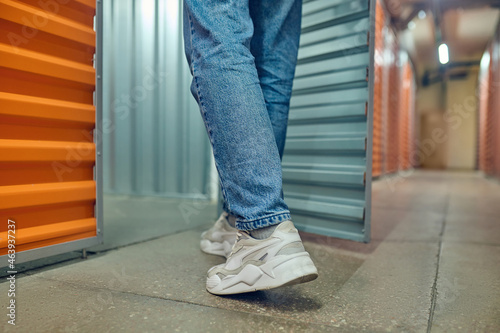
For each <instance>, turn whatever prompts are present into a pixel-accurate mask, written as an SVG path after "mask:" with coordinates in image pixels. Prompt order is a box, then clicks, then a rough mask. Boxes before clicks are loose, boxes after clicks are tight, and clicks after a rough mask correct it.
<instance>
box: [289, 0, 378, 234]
mask: <svg viewBox="0 0 500 333" xmlns="http://www.w3.org/2000/svg"><path fill="white" fill-rule="evenodd" d="M374 6H375V1H368V0H355V1H352V0H336V1H331V0H317V1H307V2H304V5H303V20H302V36H301V42H300V49H299V61H298V66H297V70H296V78H295V81H294V88H293V97H292V100H291V107H290V117H289V127H288V133H287V142H286V146H285V152H284V157H283V164H282V165H283V183H284V184H283V186H284V192H285V200H286V201H287V203H288V205H289V207H290V210H291V212H292V216H293V219H294V222H295V224H296V226H297V228H299V229H301V230H304V231H307V232H312V233H318V234H324V235H329V236H336V237H342V238H348V239H353V240H357V241H368V240H369V238H370V227H369V221H370V208H371V159H372V156H371V148H372V140H371V138H372V134H371V131H372V116H373V113H372V112H373V77H374V72H373V56H374V49H375V47H374V32H373V30H371V29H372V27H374V20H375V7H374Z"/></svg>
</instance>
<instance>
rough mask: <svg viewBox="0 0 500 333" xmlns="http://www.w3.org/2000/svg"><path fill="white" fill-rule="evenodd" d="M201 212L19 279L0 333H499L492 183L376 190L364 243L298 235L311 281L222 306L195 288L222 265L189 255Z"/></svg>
mask: <svg viewBox="0 0 500 333" xmlns="http://www.w3.org/2000/svg"><path fill="white" fill-rule="evenodd" d="M139 200H140V199H139ZM209 211H210V213H209V214H208V213H207V217H206V220H207V223H206V224H204V225H202V226H196V225H193V227H192V228H191V229H188V230H185V229H180V228H177V229H173V230H172V231H171V233H170V234H169V235H166V236H163V237H160V238H156V239H153V240H148V241H144V242H141V243H137V244H134V245H129V246H123V247H118V248H115V249H105V250H103V252H98V251H96V252H94V253H91V254H89V256H88V258H87V259H86V260H84V259H79V258H77V259H73V260H70V261H67V262H64V263H61V264H56V265H51V266H45V267H43V268H39V269H34V270H30V271H27V272H25V273H23V274H18V276H17V277H18V280H17V297H16V299H17V301H16V304H17V305H18V309H17V310H18V312H17V318H16V319H17V320H16V326H17V327H12V326H10V325H8V324H6V320H4V322H3V323H1V324H0V331H3V332H13V331H19V332H21V331H22V332H48V331H50V332H121V331H124V332H137V331H140V332H360V331H367V332H403V331H404V332H429V331H430V332H498V331H500V184H499V183H498V181H495V180H489V179H485V178H484V177H482V176H481V175H479V174H477V173H461V172H438V171H414V172H408V173H405V174H402V175H399V176H391V177H388V178H382V179H379V180H377V181H375V182H374V183H373V202H372V241H371V243H369V244H361V243H356V242H352V241H347V240H339V239H334V238H327V237H323V236H315V235H311V234H302V238H303V240H304V243H305V246H306V248H307V250H308V251H309V252H310V253H311V256H312V257H313V260H314V261H315V263H316V265H317V266H318V269H319V271H320V276H319V278H318V279H317V280H316V281H313V282H311V283H307V284H304V285H298V286H291V287H285V288H282V289H276V290H272V291H265V292H255V293H251V294H243V295H238V296H230V297H217V296H213V295H211V294H209V293H207V292H206V291H205V289H204V284H205V274H206V272H207V270H208V269H209V268H210V267H211V266H213V265H215V264H219V263H222V262H223V259H222V258H219V257H215V256H210V255H207V254H204V253H202V252H201V251H200V250H199V245H198V244H199V243H198V242H199V235H200V233H201V231H202V230H204V229H206V228H207V227H208V226H209V225H210V224H211V223H212V220H213V218H214V212H213V209H212V208H210V209H209ZM146 213H147V211H146ZM149 213H150V214H156V213H155V212H154V211H151V209H149ZM106 218H111V217H110V216H109V215H107V217H106ZM144 218H145V219H147V216H144ZM137 222H138V223H140V222H141V221H137ZM105 223H106V222H105ZM105 233H106V231H105ZM120 246H121V245H120ZM5 281H6V280H5V279H3V280H2V283H1V284H0V295H2V296H1V297H2V300H3V301H2V304H3V305H5V304H6V303H5V300H6V299H7V296H6V295H7V290H8V284H7V283H6V282H5ZM4 310H5V307H4ZM250 323H251V324H250Z"/></svg>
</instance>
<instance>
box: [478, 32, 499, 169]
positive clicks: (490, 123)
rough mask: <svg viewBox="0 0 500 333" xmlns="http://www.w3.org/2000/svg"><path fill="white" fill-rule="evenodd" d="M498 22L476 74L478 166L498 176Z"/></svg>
mask: <svg viewBox="0 0 500 333" xmlns="http://www.w3.org/2000/svg"><path fill="white" fill-rule="evenodd" d="M499 82H500V23H499V24H498V25H497V29H496V33H495V36H494V37H493V39H492V41H491V42H490V45H489V47H488V49H487V51H486V52H485V53H484V55H483V58H482V60H481V73H480V77H479V84H480V86H479V89H480V107H479V126H480V128H479V136H480V137H479V145H480V146H479V168H480V170H482V171H483V172H484V173H485V174H487V175H490V176H496V177H500V154H499V151H500V112H499V110H500V97H499V96H500V94H499Z"/></svg>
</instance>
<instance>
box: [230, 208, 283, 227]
mask: <svg viewBox="0 0 500 333" xmlns="http://www.w3.org/2000/svg"><path fill="white" fill-rule="evenodd" d="M291 219H292V217H291V216H290V212H289V211H284V212H281V213H276V214H272V215H267V216H264V217H261V218H259V219H255V220H238V219H237V220H236V229H238V230H246V231H251V230H255V229H261V228H265V227H270V226H272V225H276V224H280V223H281V222H284V221H288V220H291Z"/></svg>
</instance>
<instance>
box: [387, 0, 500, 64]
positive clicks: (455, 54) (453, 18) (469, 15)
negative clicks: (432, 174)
mask: <svg viewBox="0 0 500 333" xmlns="http://www.w3.org/2000/svg"><path fill="white" fill-rule="evenodd" d="M397 1H399V3H400V6H399V7H398V6H394V5H393V6H392V8H398V10H397V11H395V13H392V14H393V15H394V16H395V17H394V19H395V20H396V21H398V20H399V21H400V22H401V21H403V22H404V19H405V18H407V17H409V15H410V14H411V13H412V12H413V10H414V8H417V9H418V8H423V9H424V11H425V13H426V16H425V18H419V17H418V15H416V16H415V17H414V18H413V19H412V20H411V21H410V22H412V23H409V24H408V26H409V28H408V26H407V27H403V29H401V30H400V34H399V38H400V42H401V45H402V46H403V48H405V49H406V50H407V51H408V53H409V54H410V57H411V58H412V60H413V62H414V65H415V67H416V68H417V71H418V73H419V74H422V72H423V71H425V70H427V69H434V68H437V67H438V58H437V46H438V45H437V41H436V31H437V29H436V26H435V17H434V15H433V12H435V8H436V7H435V6H434V3H433V1H432V0H428V1H426V0H420V1H416V0H397ZM439 1H443V0H434V2H436V3H439ZM389 2H392V3H394V0H389ZM499 2H500V1H499ZM456 3H457V6H453V2H450V1H447V2H446V6H441V8H439V9H440V14H439V19H438V21H439V22H440V30H441V36H442V42H444V43H446V44H447V45H448V47H449V51H450V62H462V61H479V60H480V59H481V56H482V54H483V52H484V50H485V49H486V47H487V44H488V42H489V41H490V39H491V38H492V36H493V32H494V30H495V28H496V26H497V24H498V18H499V12H500V11H499V9H496V8H491V7H490V6H488V5H482V6H481V5H480V4H479V2H475V1H473V0H470V2H469V3H467V2H464V1H456ZM459 4H461V5H459ZM464 4H475V5H474V6H466V5H464ZM386 7H388V9H389V6H386ZM443 7H444V8H443ZM398 12H399V13H398ZM398 15H399V17H398Z"/></svg>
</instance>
